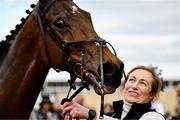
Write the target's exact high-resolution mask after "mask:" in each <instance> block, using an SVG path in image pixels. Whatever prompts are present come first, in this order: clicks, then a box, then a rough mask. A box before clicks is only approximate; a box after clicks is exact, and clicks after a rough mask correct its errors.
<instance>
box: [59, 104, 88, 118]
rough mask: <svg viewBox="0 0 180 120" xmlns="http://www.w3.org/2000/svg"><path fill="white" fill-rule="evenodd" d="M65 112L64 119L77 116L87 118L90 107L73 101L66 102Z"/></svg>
mask: <svg viewBox="0 0 180 120" xmlns="http://www.w3.org/2000/svg"><path fill="white" fill-rule="evenodd" d="M63 112H64V114H65V116H64V120H71V119H75V118H81V119H87V118H88V117H89V115H88V112H89V109H88V108H86V107H84V106H82V105H80V104H78V103H75V102H73V101H72V102H65V103H64V105H63Z"/></svg>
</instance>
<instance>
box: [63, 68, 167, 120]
mask: <svg viewBox="0 0 180 120" xmlns="http://www.w3.org/2000/svg"><path fill="white" fill-rule="evenodd" d="M160 90H161V80H160V79H159V77H158V75H157V74H156V73H155V71H154V70H153V69H152V68H149V67H146V66H137V67H135V68H133V69H132V70H130V72H129V73H128V75H127V81H125V84H124V87H123V100H120V101H115V102H113V108H114V112H112V113H109V114H107V115H108V116H107V115H104V120H111V119H112V120H115V119H120V120H126V119H140V120H165V119H164V117H163V116H162V115H161V114H159V113H157V112H155V111H151V110H150V108H151V102H153V101H154V100H155V99H157V98H158V95H159V92H160ZM63 107H64V112H65V113H66V112H69V115H65V120H68V119H71V118H84V119H94V120H97V119H99V115H98V114H95V113H93V112H92V111H93V110H89V109H87V108H85V107H83V106H80V105H79V104H77V103H74V102H66V103H65V104H64V106H63ZM92 113H93V114H92Z"/></svg>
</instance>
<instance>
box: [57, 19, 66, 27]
mask: <svg viewBox="0 0 180 120" xmlns="http://www.w3.org/2000/svg"><path fill="white" fill-rule="evenodd" d="M55 26H57V27H58V28H60V29H61V28H63V27H64V26H65V23H64V21H63V20H62V19H57V20H56V21H55Z"/></svg>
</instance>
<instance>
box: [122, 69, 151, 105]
mask: <svg viewBox="0 0 180 120" xmlns="http://www.w3.org/2000/svg"><path fill="white" fill-rule="evenodd" d="M152 81H153V78H152V75H151V73H150V72H148V71H146V70H143V69H136V70H135V71H133V72H132V73H130V75H129V78H128V80H127V82H126V84H125V86H124V99H125V100H126V101H127V102H129V103H139V104H142V103H148V102H151V101H152V99H153V97H152V94H151V89H152Z"/></svg>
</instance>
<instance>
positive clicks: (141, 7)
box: [0, 0, 180, 115]
mask: <svg viewBox="0 0 180 120" xmlns="http://www.w3.org/2000/svg"><path fill="white" fill-rule="evenodd" d="M36 2H37V0H28V1H25V0H1V2H0V20H1V22H0V40H5V36H6V35H8V34H9V32H10V30H12V29H14V28H15V25H16V24H18V23H20V19H21V18H22V17H26V16H27V15H26V13H25V10H26V9H29V8H30V7H29V6H30V4H32V3H35V4H36ZM74 2H75V3H76V4H77V5H78V6H79V7H80V8H82V9H84V10H86V11H88V12H90V13H91V17H92V21H93V24H94V28H95V30H96V32H97V33H98V35H99V36H101V37H102V38H104V39H106V40H107V41H109V42H110V43H111V44H112V45H113V46H114V48H115V50H116V52H117V55H118V57H120V58H121V59H122V60H123V62H124V63H125V71H126V72H128V71H129V70H130V68H132V67H134V66H136V65H139V64H143V65H153V66H155V67H157V68H158V71H160V72H161V77H162V79H163V85H164V91H163V92H161V95H160V98H159V100H158V101H157V102H156V104H158V105H160V106H161V107H160V108H162V110H161V111H163V110H164V111H163V112H164V113H163V114H166V113H168V114H170V115H175V114H177V110H176V107H177V104H178V103H177V93H176V90H175V87H176V86H177V85H178V84H179V83H180V0H74ZM67 79H69V74H68V73H66V72H61V73H56V72H55V71H54V70H50V72H49V74H48V76H47V78H46V81H45V83H44V87H43V91H42V92H43V93H47V94H48V95H49V96H50V100H51V101H56V100H58V101H61V99H62V98H64V97H66V94H67V90H68V88H69V87H68V83H67V82H66V81H67ZM80 96H81V97H82V96H83V99H84V104H85V105H87V106H90V107H93V108H95V109H96V110H97V111H99V108H100V97H99V96H97V95H96V94H95V93H94V91H93V90H92V89H91V90H90V91H87V90H84V91H83V92H82V93H81V95H80ZM120 98H121V88H119V89H118V90H117V92H116V93H114V94H112V95H107V96H105V102H106V103H112V101H113V100H118V99H120ZM40 101H42V97H41V94H40V96H39V98H38V99H37V103H36V105H35V106H34V108H35V109H38V108H39V103H40Z"/></svg>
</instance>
